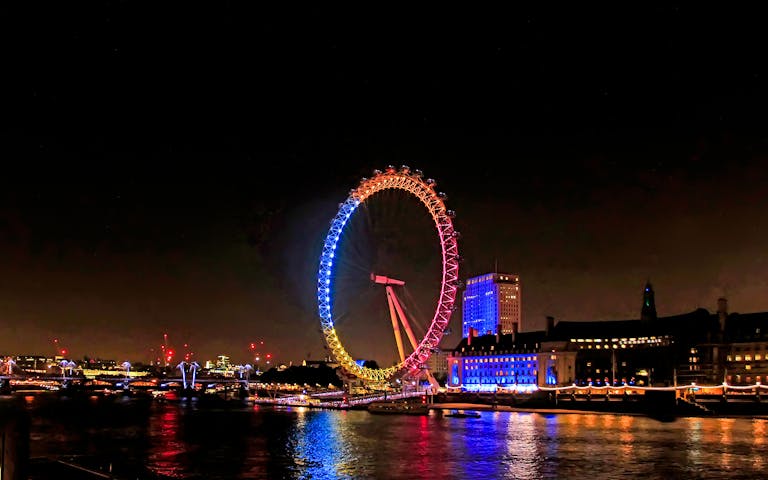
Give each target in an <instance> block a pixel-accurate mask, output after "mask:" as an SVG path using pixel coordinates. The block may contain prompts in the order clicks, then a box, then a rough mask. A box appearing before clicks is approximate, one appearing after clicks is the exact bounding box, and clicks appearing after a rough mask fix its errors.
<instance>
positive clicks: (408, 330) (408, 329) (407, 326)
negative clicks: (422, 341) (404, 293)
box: [387, 286, 419, 350]
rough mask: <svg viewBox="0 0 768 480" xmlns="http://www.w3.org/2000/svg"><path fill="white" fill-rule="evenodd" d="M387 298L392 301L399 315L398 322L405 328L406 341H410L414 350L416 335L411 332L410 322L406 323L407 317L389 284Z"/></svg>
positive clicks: (417, 344)
mask: <svg viewBox="0 0 768 480" xmlns="http://www.w3.org/2000/svg"><path fill="white" fill-rule="evenodd" d="M387 298H388V299H390V302H392V303H394V305H395V308H396V309H397V313H398V315H400V322H401V323H402V324H403V328H405V333H406V335H408V341H409V342H411V347H413V349H414V350H416V348H418V346H419V342H417V341H416V336H415V335H414V334H413V330H412V329H411V324H410V323H408V318H406V316H405V313H404V312H403V307H402V306H400V302H399V301H398V300H397V295H395V291H394V290H393V289H392V287H390V286H387Z"/></svg>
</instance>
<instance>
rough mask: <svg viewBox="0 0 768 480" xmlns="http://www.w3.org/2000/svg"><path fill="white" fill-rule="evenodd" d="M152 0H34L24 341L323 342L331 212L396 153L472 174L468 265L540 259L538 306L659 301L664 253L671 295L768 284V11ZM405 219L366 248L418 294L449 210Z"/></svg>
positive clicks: (528, 295) (447, 180)
mask: <svg viewBox="0 0 768 480" xmlns="http://www.w3.org/2000/svg"><path fill="white" fill-rule="evenodd" d="M154 8H155V9H156V10H154V11H153V15H152V16H151V18H152V20H151V21H150V20H147V19H146V18H145V17H147V15H146V13H147V12H145V11H143V10H142V9H141V8H138V7H130V6H126V5H123V6H119V5H105V6H104V9H102V10H98V11H97V10H92V9H89V8H88V7H85V6H68V7H64V6H54V5H52V6H51V8H50V9H47V10H45V11H42V12H37V13H36V14H35V16H34V17H33V16H31V12H28V11H26V10H25V7H23V6H18V7H14V9H19V10H18V11H13V12H10V14H9V17H8V18H13V19H14V20H15V21H14V22H13V25H7V27H8V28H6V29H4V35H6V36H7V38H6V40H8V41H7V42H6V43H7V44H9V45H10V44H12V43H13V44H18V43H19V42H15V43H14V42H12V41H11V40H13V39H17V38H24V39H29V41H28V42H22V46H21V47H19V49H18V50H14V51H12V52H8V53H9V55H8V58H10V63H9V71H13V72H15V74H14V75H13V78H12V79H11V80H12V85H11V86H10V87H8V88H7V89H5V90H3V99H4V101H5V102H4V104H5V105H6V106H7V110H6V111H7V112H8V114H7V119H8V120H7V121H6V122H5V123H4V124H3V128H2V130H1V131H0V139H2V142H1V143H2V145H1V146H0V154H1V156H2V158H4V159H6V161H5V163H6V165H5V166H4V168H5V170H4V174H3V176H2V179H1V180H0V187H2V188H0V351H3V352H7V353H18V354H26V353H34V352H44V351H46V349H50V350H51V351H52V350H53V343H52V341H53V339H56V338H58V339H59V340H60V341H61V342H62V343H63V344H65V345H66V346H67V348H68V350H69V351H70V352H71V354H72V356H73V357H76V358H82V357H83V356H84V355H89V356H92V357H102V358H115V359H116V360H120V361H121V360H123V359H126V358H130V359H137V360H138V359H141V358H150V349H152V348H154V349H156V348H158V347H159V345H160V344H161V343H162V336H163V334H164V333H167V334H168V335H169V336H170V338H171V341H172V342H173V343H174V345H175V346H176V348H179V346H180V345H183V344H184V343H188V344H189V345H191V349H193V350H195V351H196V352H197V355H196V357H197V358H203V359H208V358H215V357H216V356H217V355H219V354H222V353H226V354H229V355H230V356H231V357H232V358H233V359H237V358H240V357H243V358H245V357H246V356H248V355H250V353H251V352H250V351H249V344H250V343H251V342H253V341H258V340H264V341H265V343H267V344H268V345H269V348H270V350H271V352H272V353H273V355H274V356H275V358H276V361H278V362H286V363H287V362H288V361H293V362H294V363H297V362H300V361H301V360H303V359H306V358H312V359H318V358H322V357H323V356H325V355H327V352H328V351H327V350H325V349H324V348H323V345H324V339H323V336H322V333H321V332H320V319H319V316H318V314H317V305H316V303H315V298H316V294H315V290H316V283H315V282H316V278H317V268H318V261H319V258H320V248H321V245H322V239H323V238H324V236H325V235H326V234H327V229H328V225H329V222H330V220H331V219H332V218H333V215H334V214H335V213H336V210H337V209H338V204H339V203H340V202H343V201H344V200H345V199H346V197H347V195H348V192H349V190H350V189H352V188H354V187H355V186H356V185H357V184H358V183H359V181H360V179H361V178H362V177H370V176H371V174H372V171H373V170H374V169H384V168H386V167H387V166H388V165H394V166H396V167H398V168H399V167H400V166H401V165H408V166H409V167H411V168H413V169H421V170H422V171H423V172H424V175H425V177H428V178H434V179H435V180H436V181H437V189H438V190H440V191H443V192H445V193H446V194H447V200H446V205H447V206H448V208H451V209H453V210H455V211H456V214H457V215H456V218H455V226H456V229H457V230H458V231H460V232H461V234H462V236H461V238H460V239H459V253H460V254H461V256H462V257H463V262H462V264H461V265H460V267H459V275H460V277H461V278H462V279H467V278H469V277H472V276H476V275H482V274H485V273H490V272H493V271H498V272H513V273H515V274H517V275H519V276H520V282H521V285H522V292H523V296H524V297H525V298H524V301H523V302H522V308H523V313H522V318H523V320H522V323H523V325H524V330H536V329H541V328H544V324H545V318H546V316H548V315H551V316H553V317H555V319H556V320H616V319H624V318H626V319H632V318H639V315H640V309H641V306H642V289H643V286H644V285H645V283H646V281H648V280H650V282H651V283H652V284H653V286H654V290H655V293H656V307H657V310H658V313H659V316H666V315H675V314H680V313H687V312H691V311H693V310H695V309H696V308H699V307H703V308H706V309H708V310H710V311H715V309H716V306H717V299H718V298H719V297H726V298H728V304H729V306H730V309H731V310H732V311H738V312H756V311H766V310H768V301H766V300H764V298H765V294H766V292H768V282H767V281H766V280H765V278H764V265H765V262H767V261H768V258H767V257H766V254H765V253H764V247H763V241H762V238H763V237H764V236H765V234H766V233H768V232H767V230H768V213H767V212H766V211H765V208H764V207H763V205H765V203H766V200H768V199H766V193H765V192H766V191H768V190H766V189H765V185H766V183H767V181H768V169H766V166H768V161H767V160H768V155H766V153H767V150H768V149H767V148H766V147H767V145H768V144H767V143H766V137H765V131H766V129H765V126H766V125H765V123H766V121H765V118H764V115H763V112H764V111H765V108H764V107H765V104H766V102H765V100H766V98H767V97H766V93H767V92H768V89H766V81H765V78H766V77H765V75H766V74H768V72H765V67H764V65H763V63H762V53H761V52H760V51H759V49H758V48H757V45H760V44H761V41H760V40H761V36H762V35H763V34H762V29H761V27H760V25H759V22H758V19H757V17H756V16H750V15H748V14H747V13H746V12H740V11H735V10H734V11H722V10H720V9H718V10H708V9H706V8H696V9H694V8H684V7H679V6H669V7H664V8H660V9H654V10H651V9H649V10H647V11H633V12H621V11H619V10H614V11H612V12H608V11H603V10H601V9H598V8H596V7H594V8H584V7H581V8H577V9H571V8H569V9H547V8H540V7H526V8H520V9H519V10H517V11H515V12H509V13H508V14H505V15H501V14H500V13H501V12H499V15H492V14H491V15H489V14H488V13H489V12H478V11H469V12H467V11H454V10H450V9H446V10H444V11H441V12H431V11H427V10H424V11H421V10H418V9H416V10H415V11H413V12H411V15H409V16H408V17H407V18H403V16H402V15H400V13H399V12H397V11H390V12H380V13H381V16H380V17H377V18H378V20H373V19H370V18H369V17H367V16H362V17H361V20H360V22H359V23H355V22H345V21H342V19H343V18H344V17H343V16H339V17H338V18H336V17H335V14H338V13H339V12H336V11H333V9H331V10H330V11H318V10H316V9H310V10H307V11H306V12H303V13H295V12H294V13H291V15H288V14H287V12H280V11H278V10H275V11H266V10H258V11H257V10H255V9H254V8H255V7H246V6H233V5H227V6H224V5H221V6H215V7H214V6H211V7H210V9H202V8H199V7H197V6H190V7H189V9H188V10H185V11H184V12H183V15H185V18H186V19H187V20H188V22H189V23H188V25H186V24H185V25H186V26H185V25H179V24H177V23H176V22H174V21H172V20H171V19H173V18H176V17H175V15H177V13H179V12H178V11H176V10H174V8H173V7H170V6H169V7H162V6H155V7H154ZM360 13H362V12H360ZM14 14H15V15H14ZM32 18H34V21H32ZM723 23H725V24H727V25H730V26H734V25H740V26H741V27H742V28H738V29H735V28H732V29H721V28H717V27H718V25H722V24H723ZM393 24H395V25H399V31H398V32H397V34H395V33H394V32H393V31H392V29H391V28H390V27H391V25H393ZM135 25H143V26H144V27H145V28H143V29H136V28H134V26H135ZM190 25H196V26H199V25H204V26H205V27H206V28H204V29H200V30H199V31H198V29H196V28H193V27H191V26H190ZM457 26H460V28H457ZM139 31H141V32H143V33H141V34H139V33H138V32H139ZM651 31H653V32H657V34H656V35H651V34H650V33H649V32H651ZM203 32H207V33H203ZM457 32H464V34H457ZM723 32H727V33H723ZM606 38H609V39H612V41H610V42H608V43H607V44H606V42H605V40H606ZM63 72H70V73H69V74H64V73H63ZM398 205H400V206H398ZM402 206H403V205H402V204H398V203H395V204H394V205H393V206H391V211H390V213H395V214H397V212H399V211H400V210H398V208H401V207H402ZM406 210H407V209H406ZM407 212H410V210H407ZM385 213H387V212H385ZM413 221H414V222H416V221H418V219H415V220H413ZM405 230H407V231H408V232H410V231H411V230H408V229H405V228H400V227H396V226H394V227H391V231H387V232H383V233H381V232H380V233H381V235H383V236H384V237H385V238H384V239H385V240H386V239H387V238H395V239H396V240H397V241H396V242H394V241H393V242H391V243H390V244H388V245H384V246H383V247H382V250H381V252H380V253H381V254H380V255H378V256H377V255H376V254H373V253H372V252H365V251H361V252H358V253H356V255H358V257H357V259H358V260H361V261H362V260H367V259H369V258H368V257H377V258H384V257H386V255H389V256H391V257H392V258H393V260H395V258H394V257H396V256H399V255H403V254H405V258H406V259H407V260H406V261H405V262H404V265H403V266H402V267H403V269H402V270H401V272H393V273H392V275H393V276H395V277H397V278H400V277H398V275H400V276H402V278H403V279H404V280H406V281H407V282H408V285H409V287H410V288H412V289H413V291H414V292H413V293H414V294H415V295H416V297H417V298H418V296H419V295H420V294H424V295H428V294H429V293H430V292H432V291H433V285H432V284H431V283H426V282H425V283H421V282H420V280H419V279H421V278H427V277H428V276H427V275H424V271H423V270H422V267H426V266H428V265H427V264H426V263H425V264H424V265H422V264H421V263H419V261H420V257H419V255H420V254H421V252H426V253H425V255H432V253H433V251H432V250H429V247H424V245H430V243H429V242H431V241H433V240H434V239H433V238H432V236H433V232H432V231H430V230H429V229H428V228H425V229H420V230H419V231H418V234H414V235H407V234H404V233H403V231H405ZM422 230H423V231H422ZM413 231H416V229H414V230H413ZM387 235H389V236H390V237H387ZM370 247H371V251H373V250H375V248H374V247H375V246H374V245H370ZM387 248H388V249H389V250H387ZM422 249H423V250H422ZM385 254H386V255H385ZM408 255H411V256H412V258H408ZM393 268H394V267H393ZM414 279H415V280H414ZM371 298H373V297H371ZM366 300H368V299H367V298H366ZM425 303H428V302H425ZM368 306H369V304H365V305H360V308H363V307H368ZM458 306H459V307H460V305H458ZM382 314H386V301H383V302H382ZM450 326H451V330H452V334H451V335H449V336H447V337H446V339H445V342H446V343H445V344H444V345H442V346H443V347H446V348H451V347H453V346H454V345H455V344H457V343H458V340H459V339H460V332H461V315H460V309H459V310H458V313H455V314H454V316H453V317H452V319H451V325H450ZM346 327H347V328H349V329H350V332H351V333H352V334H354V335H355V336H359V337H360V339H361V340H363V341H364V340H365V337H366V335H367V334H368V335H370V334H371V333H372V332H375V333H377V334H378V333H379V332H385V331H386V328H388V326H387V325H386V324H384V325H383V327H382V330H370V329H367V325H365V324H364V323H362V322H358V323H357V324H355V322H352V321H348V322H347V325H346ZM389 333H390V336H391V330H390V332H389ZM356 340H357V339H356ZM354 343H358V341H356V342H354ZM358 345H359V346H358V350H365V352H370V353H371V355H372V356H374V357H379V358H381V357H383V356H385V355H387V352H389V354H391V355H394V354H395V349H394V341H392V346H391V349H389V347H388V346H386V345H382V346H379V345H378V344H377V345H372V346H370V349H369V348H368V347H366V346H365V345H364V344H363V343H358ZM238 349H239V350H238ZM360 356H361V357H362V356H363V355H362V352H361V354H360Z"/></svg>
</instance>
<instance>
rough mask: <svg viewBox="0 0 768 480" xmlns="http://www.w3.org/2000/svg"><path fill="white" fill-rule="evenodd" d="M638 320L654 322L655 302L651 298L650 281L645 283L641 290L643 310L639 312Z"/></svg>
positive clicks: (651, 288)
mask: <svg viewBox="0 0 768 480" xmlns="http://www.w3.org/2000/svg"><path fill="white" fill-rule="evenodd" d="M640 320H643V321H653V320H656V301H655V300H654V298H653V286H652V285H651V281H650V280H648V281H647V282H645V288H644V289H643V308H642V309H641V310H640Z"/></svg>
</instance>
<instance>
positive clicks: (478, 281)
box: [461, 273, 522, 338]
mask: <svg viewBox="0 0 768 480" xmlns="http://www.w3.org/2000/svg"><path fill="white" fill-rule="evenodd" d="M520 294H521V292H520V277H518V276H517V275H513V274H508V273H487V274H485V275H480V276H477V277H472V278H470V279H468V280H467V283H466V288H465V289H464V293H463V296H462V301H463V305H462V328H461V334H462V337H463V338H467V337H468V336H469V332H470V329H474V330H475V334H476V335H487V334H496V333H498V334H500V335H504V334H509V333H514V332H520V331H521V328H522V321H521V320H522V305H521V300H522V299H521V297H520Z"/></svg>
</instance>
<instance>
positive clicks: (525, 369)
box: [446, 282, 768, 391]
mask: <svg viewBox="0 0 768 480" xmlns="http://www.w3.org/2000/svg"><path fill="white" fill-rule="evenodd" d="M471 328H472V327H470V330H469V335H468V336H467V337H466V338H464V339H462V340H461V342H460V343H459V345H457V346H456V347H455V348H454V349H453V350H452V352H451V354H450V355H449V357H448V370H449V373H448V381H447V383H446V385H447V386H448V387H452V388H456V389H462V390H466V391H499V390H506V389H511V390H525V389H533V388H535V387H536V386H539V387H541V386H547V385H561V386H565V385H571V384H576V385H595V386H604V385H616V386H620V385H624V384H627V385H638V386H642V385H651V386H677V385H689V384H692V383H696V384H699V385H720V384H722V383H723V382H725V383H727V384H728V385H735V386H747V385H756V384H765V383H766V382H768V312H757V313H748V314H739V313H728V303H727V300H726V299H724V298H720V299H718V302H717V312H716V313H714V314H712V313H709V312H708V311H707V310H706V309H704V308H699V309H696V310H694V311H692V312H690V313H684V314H680V315H672V316H666V317H658V315H657V314H656V305H655V299H654V291H653V288H652V286H651V284H650V282H648V283H646V285H645V287H644V289H643V304H642V307H641V309H640V318H639V319H628V320H604V321H565V322H562V321H561V322H558V323H555V320H554V318H553V317H547V327H546V329H545V330H544V331H537V332H525V333H518V332H516V333H513V334H509V335H504V334H496V335H491V334H486V335H474V332H473V330H471Z"/></svg>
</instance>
